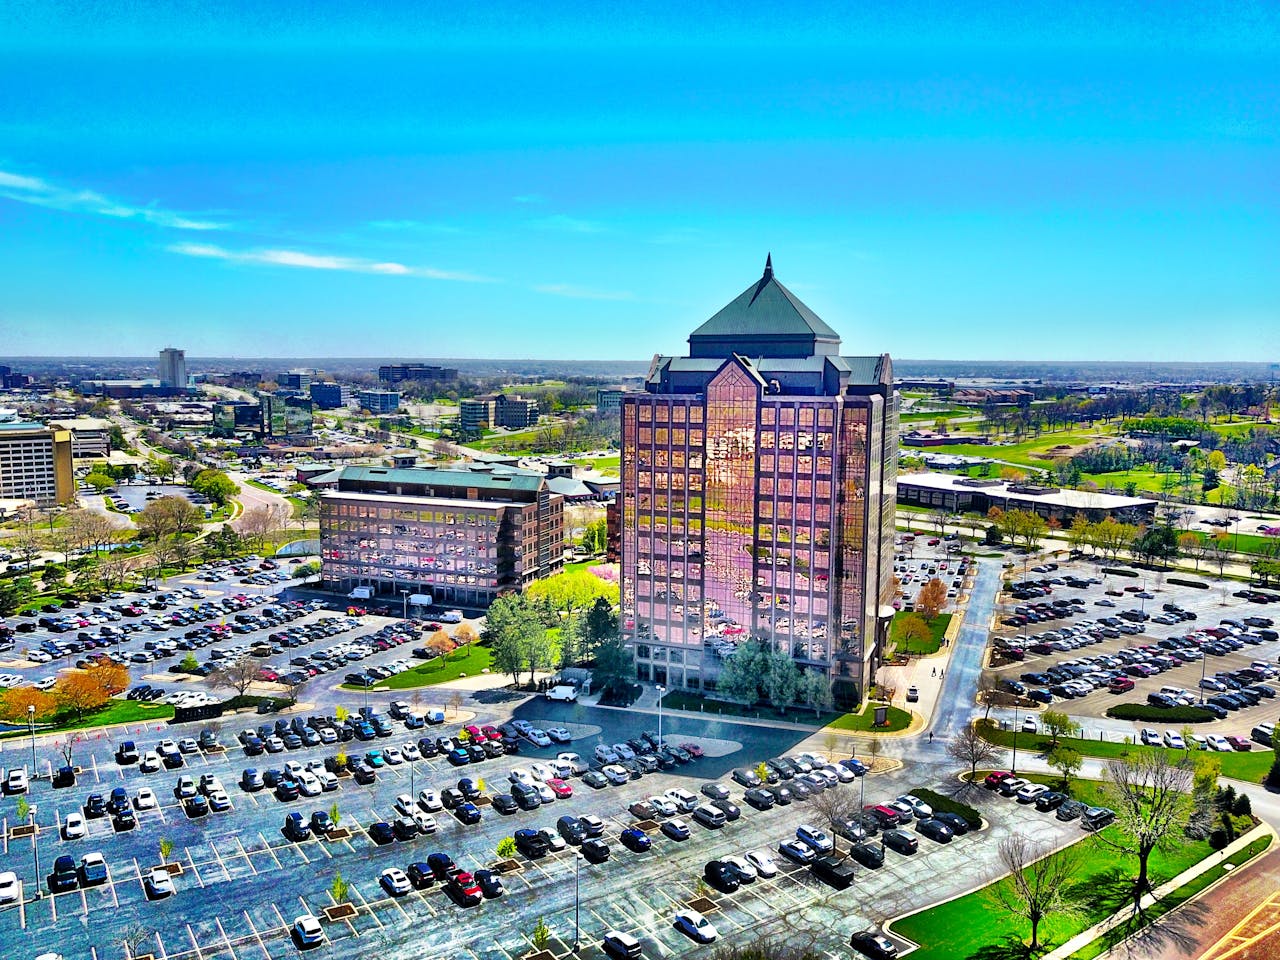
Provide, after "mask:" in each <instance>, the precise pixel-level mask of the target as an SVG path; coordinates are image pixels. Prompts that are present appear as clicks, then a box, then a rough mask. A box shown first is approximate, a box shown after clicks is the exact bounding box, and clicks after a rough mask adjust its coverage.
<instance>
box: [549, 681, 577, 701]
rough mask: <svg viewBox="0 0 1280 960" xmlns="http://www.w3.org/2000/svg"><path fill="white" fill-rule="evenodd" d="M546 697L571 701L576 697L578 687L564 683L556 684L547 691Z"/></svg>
mask: <svg viewBox="0 0 1280 960" xmlns="http://www.w3.org/2000/svg"><path fill="white" fill-rule="evenodd" d="M547 699H548V700H565V701H569V702H573V701H574V700H577V699H578V688H577V687H573V686H570V685H568V684H564V683H562V684H558V685H556V686H554V687H552V688H551V689H550V690H548V691H547Z"/></svg>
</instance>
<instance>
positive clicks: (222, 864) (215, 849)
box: [209, 842, 231, 880]
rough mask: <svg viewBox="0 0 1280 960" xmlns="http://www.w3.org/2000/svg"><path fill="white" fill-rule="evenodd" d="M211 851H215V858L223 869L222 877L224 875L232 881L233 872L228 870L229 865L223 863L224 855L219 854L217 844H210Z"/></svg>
mask: <svg viewBox="0 0 1280 960" xmlns="http://www.w3.org/2000/svg"><path fill="white" fill-rule="evenodd" d="M209 849H210V850H212V851H213V855H214V857H215V858H216V859H217V861H218V866H219V867H221V868H222V875H223V876H224V877H226V878H227V879H228V880H230V879H231V871H230V870H228V869H227V865H226V863H224V862H223V860H222V854H220V853H219V852H218V846H217V844H215V843H213V842H210V844H209Z"/></svg>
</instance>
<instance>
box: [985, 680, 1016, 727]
mask: <svg viewBox="0 0 1280 960" xmlns="http://www.w3.org/2000/svg"><path fill="white" fill-rule="evenodd" d="M978 702H979V703H981V704H982V705H983V706H984V707H985V708H986V711H985V712H984V713H983V714H982V719H983V720H989V719H990V718H991V708H992V707H1011V706H1013V705H1014V703H1015V702H1017V697H1015V696H1014V695H1013V692H1012V691H1010V690H1009V689H1008V688H1007V687H1005V685H1004V679H1003V678H1002V677H1000V676H999V675H998V674H995V673H990V672H988V671H985V670H984V671H983V672H982V673H980V674H978Z"/></svg>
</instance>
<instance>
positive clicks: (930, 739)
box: [929, 730, 933, 743]
mask: <svg viewBox="0 0 1280 960" xmlns="http://www.w3.org/2000/svg"><path fill="white" fill-rule="evenodd" d="M929 742H930V743H933V731H932V730H930V731H929Z"/></svg>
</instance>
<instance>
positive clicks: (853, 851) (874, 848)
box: [849, 843, 884, 870]
mask: <svg viewBox="0 0 1280 960" xmlns="http://www.w3.org/2000/svg"><path fill="white" fill-rule="evenodd" d="M849 856H850V857H852V858H853V859H854V860H857V861H858V863H860V864H862V865H863V866H864V867H868V868H870V869H872V870H875V869H877V868H878V867H880V866H883V864H884V849H883V848H882V847H881V846H880V844H878V843H855V844H854V845H853V846H852V847H850V848H849Z"/></svg>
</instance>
